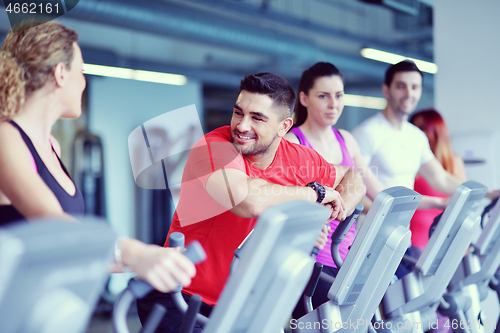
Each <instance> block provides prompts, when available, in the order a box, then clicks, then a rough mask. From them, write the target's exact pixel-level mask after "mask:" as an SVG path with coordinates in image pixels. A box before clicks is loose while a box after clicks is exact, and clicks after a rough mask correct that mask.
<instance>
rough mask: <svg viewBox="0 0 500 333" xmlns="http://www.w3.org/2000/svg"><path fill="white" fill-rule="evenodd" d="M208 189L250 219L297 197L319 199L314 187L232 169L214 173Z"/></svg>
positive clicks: (215, 197)
mask: <svg viewBox="0 0 500 333" xmlns="http://www.w3.org/2000/svg"><path fill="white" fill-rule="evenodd" d="M206 190H207V192H208V194H210V196H211V197H212V198H214V199H215V200H216V201H217V202H218V203H219V204H221V205H222V206H224V207H226V208H227V209H228V210H230V211H231V212H232V213H234V214H236V215H238V216H241V217H247V218H257V217H259V216H260V214H262V212H263V211H264V210H265V209H266V208H268V207H271V206H274V205H277V204H279V203H282V202H286V201H290V200H295V199H297V200H298V199H302V200H307V201H311V202H314V201H316V199H317V198H318V196H317V194H316V192H315V191H314V190H313V189H312V188H310V187H305V186H282V185H277V184H272V183H270V182H268V181H265V180H263V179H260V178H250V177H248V176H247V175H246V174H245V173H243V172H242V171H240V170H237V169H229V168H228V169H221V170H218V171H216V172H214V173H213V174H212V175H211V176H210V178H208V181H207V183H206Z"/></svg>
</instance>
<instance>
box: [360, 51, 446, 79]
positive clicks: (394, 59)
mask: <svg viewBox="0 0 500 333" xmlns="http://www.w3.org/2000/svg"><path fill="white" fill-rule="evenodd" d="M361 55H362V56H363V57H365V58H368V59H372V60H377V61H381V62H386V63H389V64H395V63H398V62H400V61H403V60H406V59H408V60H412V61H413V62H415V65H417V67H418V69H420V70H421V71H422V72H426V73H431V74H436V72H437V71H438V68H437V65H436V64H435V63H432V62H428V61H423V60H418V59H413V58H408V57H404V56H402V55H399V54H394V53H389V52H385V51H380V50H376V49H371V48H364V49H362V50H361Z"/></svg>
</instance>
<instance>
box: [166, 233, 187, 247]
mask: <svg viewBox="0 0 500 333" xmlns="http://www.w3.org/2000/svg"><path fill="white" fill-rule="evenodd" d="M184 241H185V237H184V234H183V233H181V232H173V233H171V234H170V236H168V247H184Z"/></svg>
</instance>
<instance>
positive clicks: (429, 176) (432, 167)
mask: <svg viewBox="0 0 500 333" xmlns="http://www.w3.org/2000/svg"><path fill="white" fill-rule="evenodd" d="M419 174H421V175H422V177H424V179H425V180H426V181H427V183H429V184H430V185H431V186H432V188H434V189H435V190H437V191H439V192H442V193H444V194H448V195H452V194H453V192H454V191H455V190H456V188H457V187H458V186H459V185H460V184H462V182H461V181H460V180H459V179H458V178H457V177H455V176H453V175H452V174H451V173H449V172H448V171H446V170H445V169H444V168H443V166H442V165H441V163H439V161H438V160H437V159H436V158H433V159H432V160H430V161H429V162H427V163H425V164H422V165H421V166H420V169H419ZM448 202H449V198H438V197H432V196H427V195H426V196H423V197H422V200H421V201H420V204H419V205H418V209H431V208H437V209H444V208H446V205H447V204H448Z"/></svg>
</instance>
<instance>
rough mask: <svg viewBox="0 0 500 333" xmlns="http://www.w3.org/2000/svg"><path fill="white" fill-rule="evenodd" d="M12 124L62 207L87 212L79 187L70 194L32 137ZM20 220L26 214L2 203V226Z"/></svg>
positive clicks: (78, 212) (70, 211)
mask: <svg viewBox="0 0 500 333" xmlns="http://www.w3.org/2000/svg"><path fill="white" fill-rule="evenodd" d="M11 124H12V125H13V126H14V127H16V128H17V130H18V131H19V133H21V136H22V138H23V140H24V142H25V143H26V146H28V149H29V150H30V152H31V155H33V159H34V160H35V164H36V167H37V169H38V174H39V175H40V177H42V179H43V181H44V182H45V184H47V186H48V187H49V188H50V189H51V190H52V192H54V194H55V196H56V198H57V200H59V203H60V204H61V207H62V209H63V210H64V211H65V212H66V213H68V214H70V215H83V214H84V213H85V203H84V202H83V196H82V193H81V192H80V191H79V190H78V188H76V185H75V188H76V191H75V194H74V195H69V194H68V192H66V191H65V190H64V189H63V188H62V187H61V185H59V183H58V182H57V180H56V179H55V178H54V177H53V176H52V174H51V173H50V172H49V170H48V169H47V167H46V166H45V164H44V163H43V161H42V159H41V158H40V155H38V152H37V151H36V149H35V147H34V146H33V143H32V142H31V140H30V138H29V137H28V136H27V135H26V133H25V132H24V131H23V130H22V129H21V127H19V125H17V124H16V123H15V122H13V121H11ZM52 150H54V148H52ZM54 153H55V151H54ZM56 156H57V159H58V160H59V163H60V164H61V167H62V168H63V170H64V172H65V173H66V174H67V175H68V177H69V173H68V171H67V170H66V168H65V167H64V165H63V164H62V162H61V160H60V159H59V156H58V155H57V153H56ZM70 178H71V177H70ZM19 220H25V218H24V216H22V215H21V213H19V211H18V210H17V209H16V208H15V207H14V206H12V205H0V226H3V225H6V224H9V223H12V222H16V221H19Z"/></svg>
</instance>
